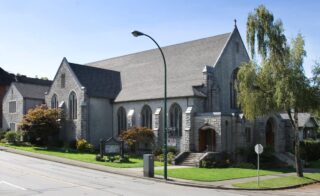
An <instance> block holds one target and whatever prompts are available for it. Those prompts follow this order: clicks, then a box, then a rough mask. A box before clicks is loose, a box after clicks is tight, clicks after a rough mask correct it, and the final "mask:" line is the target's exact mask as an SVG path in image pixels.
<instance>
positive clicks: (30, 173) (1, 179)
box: [0, 151, 320, 196]
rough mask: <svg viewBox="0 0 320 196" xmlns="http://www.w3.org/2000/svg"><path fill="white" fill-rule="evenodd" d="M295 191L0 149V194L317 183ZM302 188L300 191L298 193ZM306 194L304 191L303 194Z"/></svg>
mask: <svg viewBox="0 0 320 196" xmlns="http://www.w3.org/2000/svg"><path fill="white" fill-rule="evenodd" d="M295 191H296V192H290V191H277V192H245V191H225V190H213V189H201V188H192V187H183V186H177V185H170V184H165V183H161V182H154V181H149V180H144V179H139V178H132V177H125V176H121V175H115V174H109V173H105V172H100V171H95V170H90V169H84V168H79V167H74V166H69V165H64V164H60V163H55V162H50V161H45V160H40V159H35V158H31V157H26V156H21V155H17V154H11V153H7V152H3V151H0V195H1V196H7V195H23V196H27V195H54V196H69V195H71V196H72V195H76V196H80V195H94V196H99V195H111V196H113V195H130V196H131V195H133V196H134V195H139V196H143V195H148V196H149V195H151V196H157V195H159V196H160V195H161V196H166V195H170V196H171V195H174V196H179V195H183V196H187V195H195V196H197V195H199V196H200V195H201V196H205V195H210V196H212V195H217V196H218V195H226V196H235V195H269V196H270V195H301V194H302V192H303V195H306V194H308V195H319V192H320V186H318V187H315V188H311V189H310V188H309V189H305V190H302V189H295ZM301 191H302V192H301ZM305 193H306V194H305Z"/></svg>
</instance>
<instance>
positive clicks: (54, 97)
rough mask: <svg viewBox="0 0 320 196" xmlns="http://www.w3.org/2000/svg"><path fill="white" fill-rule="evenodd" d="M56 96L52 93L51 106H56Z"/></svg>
mask: <svg viewBox="0 0 320 196" xmlns="http://www.w3.org/2000/svg"><path fill="white" fill-rule="evenodd" d="M58 105H59V103H58V98H57V95H56V94H54V95H53V96H52V98H51V108H58Z"/></svg>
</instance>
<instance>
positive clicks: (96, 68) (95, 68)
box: [68, 62, 118, 72]
mask: <svg viewBox="0 0 320 196" xmlns="http://www.w3.org/2000/svg"><path fill="white" fill-rule="evenodd" d="M68 63H69V65H71V66H73V65H75V66H79V67H84V68H88V69H93V70H102V71H110V72H118V71H115V70H111V69H105V68H100V67H93V66H89V65H83V64H78V63H71V62H68ZM71 66H70V67H71ZM71 69H72V67H71Z"/></svg>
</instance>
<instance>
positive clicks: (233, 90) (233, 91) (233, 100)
mask: <svg viewBox="0 0 320 196" xmlns="http://www.w3.org/2000/svg"><path fill="white" fill-rule="evenodd" d="M238 70H239V69H238V68H237V69H235V70H234V71H233V72H232V74H231V81H230V108H231V109H237V108H238V107H237V94H238V92H237V84H238V82H237V75H238Z"/></svg>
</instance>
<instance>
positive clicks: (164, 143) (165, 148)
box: [132, 31, 168, 180]
mask: <svg viewBox="0 0 320 196" xmlns="http://www.w3.org/2000/svg"><path fill="white" fill-rule="evenodd" d="M132 35H133V36H135V37H139V36H146V37H148V38H150V39H151V40H152V41H153V42H154V43H155V44H156V45H157V47H158V49H159V50H160V52H161V55H162V59H163V64H164V98H163V104H164V112H163V119H164V123H163V124H164V134H163V135H164V142H163V151H164V173H163V176H164V179H165V180H167V179H168V171H167V165H168V163H167V152H168V148H167V138H168V134H167V63H166V59H165V57H164V54H163V52H162V50H161V47H160V46H159V44H158V43H157V42H156V40H154V39H153V38H152V37H151V36H150V35H147V34H144V33H142V32H140V31H133V32H132Z"/></svg>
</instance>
